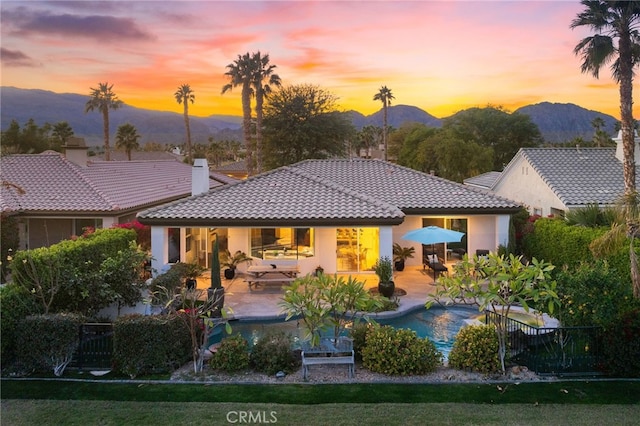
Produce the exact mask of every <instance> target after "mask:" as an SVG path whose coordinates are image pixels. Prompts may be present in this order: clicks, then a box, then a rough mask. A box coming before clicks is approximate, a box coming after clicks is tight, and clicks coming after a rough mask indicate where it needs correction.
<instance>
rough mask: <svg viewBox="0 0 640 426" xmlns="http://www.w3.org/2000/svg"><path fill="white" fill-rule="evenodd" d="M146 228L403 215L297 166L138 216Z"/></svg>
mask: <svg viewBox="0 0 640 426" xmlns="http://www.w3.org/2000/svg"><path fill="white" fill-rule="evenodd" d="M138 219H139V220H140V221H141V222H143V223H147V224H157V225H170V224H173V225H174V226H178V225H180V224H189V225H193V226H197V225H200V226H274V225H278V226H286V225H287V224H289V225H296V226H319V225H336V224H341V225H347V224H360V225H362V224H366V223H368V224H372V225H373V224H378V225H382V224H390V225H392V224H399V223H401V222H402V221H403V219H404V214H403V213H402V212H401V211H400V210H399V209H398V208H397V207H395V206H393V205H391V204H388V203H386V202H384V201H381V200H377V199H375V198H372V197H370V196H368V195H366V194H362V193H359V192H357V191H353V190H351V189H349V188H345V187H343V186H340V185H337V184H335V183H333V182H332V181H331V180H328V179H321V178H317V177H314V176H312V175H310V174H308V173H306V172H304V171H302V170H299V169H297V168H296V167H281V168H279V169H276V170H273V171H270V172H266V173H263V174H260V175H257V176H253V177H251V178H249V179H247V180H245V181H241V182H238V183H235V184H232V185H228V186H226V187H221V188H216V189H213V190H211V191H209V192H208V193H206V194H203V195H199V196H196V197H191V198H188V199H185V200H179V201H176V202H174V203H170V204H168V205H165V206H159V207H156V208H152V209H149V210H146V211H144V212H142V213H139V214H138Z"/></svg>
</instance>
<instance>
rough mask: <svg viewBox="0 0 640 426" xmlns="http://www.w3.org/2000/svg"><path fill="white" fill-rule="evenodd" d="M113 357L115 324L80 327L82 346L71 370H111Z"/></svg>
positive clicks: (72, 362)
mask: <svg viewBox="0 0 640 426" xmlns="http://www.w3.org/2000/svg"><path fill="white" fill-rule="evenodd" d="M112 357H113V324H111V323H86V324H82V325H81V326H80V346H79V347H78V350H77V351H76V353H75V354H74V356H73V360H72V361H71V363H70V364H69V367H70V368H77V369H79V370H83V369H110V368H111V359H112Z"/></svg>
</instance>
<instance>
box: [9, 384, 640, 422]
mask: <svg viewBox="0 0 640 426" xmlns="http://www.w3.org/2000/svg"><path fill="white" fill-rule="evenodd" d="M1 392H2V424H11V425H32V424H40V425H49V424H60V425H73V424H78V425H92V424H100V425H111V424H114V425H115V424H118V425H123V424H131V425H135V424H151V423H152V424H156V425H164V424H167V425H168V424H173V425H175V424H187V423H188V424H190V425H199V424H202V425H204V424H207V425H212V424H227V423H245V424H246V423H254V424H255V423H263V424H264V423H278V424H283V425H300V424H305V425H325V424H331V425H359V426H360V425H362V424H367V425H369V424H372V425H377V424H380V425H395V424H398V425H399V424H405V425H423V424H436V425H460V424H487V425H491V424H496V425H497V424H500V425H511V424H527V425H529V424H531V425H535V424H541V425H542V424H544V425H547V424H555V423H559V422H561V423H562V424H563V425H565V424H566V425H572V424H575V425H582V424H598V425H606V424H616V425H623V424H636V421H637V418H638V416H640V381H567V382H548V383H522V384H519V385H516V384H514V383H510V384H477V383H476V384H442V385H434V384H348V385H307V384H303V385H289V384H286V385H284V384H283V385H217V384H215V385H211V384H175V383H174V384H165V383H153V382H137V383H131V382H129V383H123V382H117V381H99V382H97V381H96V382H88V381H59V380H2V388H1ZM243 420H244V421H243ZM249 420H252V421H249Z"/></svg>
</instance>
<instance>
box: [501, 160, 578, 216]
mask: <svg viewBox="0 0 640 426" xmlns="http://www.w3.org/2000/svg"><path fill="white" fill-rule="evenodd" d="M493 192H494V193H495V194H496V195H499V196H501V197H505V198H508V199H510V200H514V201H518V202H520V203H523V204H525V205H526V207H527V209H529V212H530V213H531V214H533V213H534V209H536V208H537V209H541V211H542V216H547V215H549V214H551V208H554V209H558V210H564V211H566V210H567V207H566V206H565V205H564V204H563V203H562V201H560V199H559V198H558V197H557V196H556V195H555V194H554V192H553V191H552V190H551V189H550V188H549V186H548V185H547V184H546V183H545V181H544V180H543V179H542V177H541V176H540V175H539V174H538V172H536V171H535V169H534V168H533V167H531V165H530V164H529V162H528V161H526V160H525V159H524V158H523V157H522V156H519V157H518V158H517V159H516V161H515V162H514V163H512V164H511V165H510V166H509V168H508V169H506V170H505V171H504V172H503V176H502V177H501V179H500V181H499V182H498V184H497V185H496V187H495V188H494V189H493Z"/></svg>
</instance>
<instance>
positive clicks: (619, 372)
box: [602, 308, 640, 377]
mask: <svg viewBox="0 0 640 426" xmlns="http://www.w3.org/2000/svg"><path fill="white" fill-rule="evenodd" d="M602 355H603V366H602V367H603V370H604V371H605V372H606V373H607V374H609V375H612V376H619V377H640V309H639V308H636V309H633V310H630V311H628V312H625V313H623V314H621V315H619V316H618V317H617V318H616V320H615V321H613V322H612V324H611V325H610V326H609V327H607V328H606V329H605V332H604V336H603V344H602Z"/></svg>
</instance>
